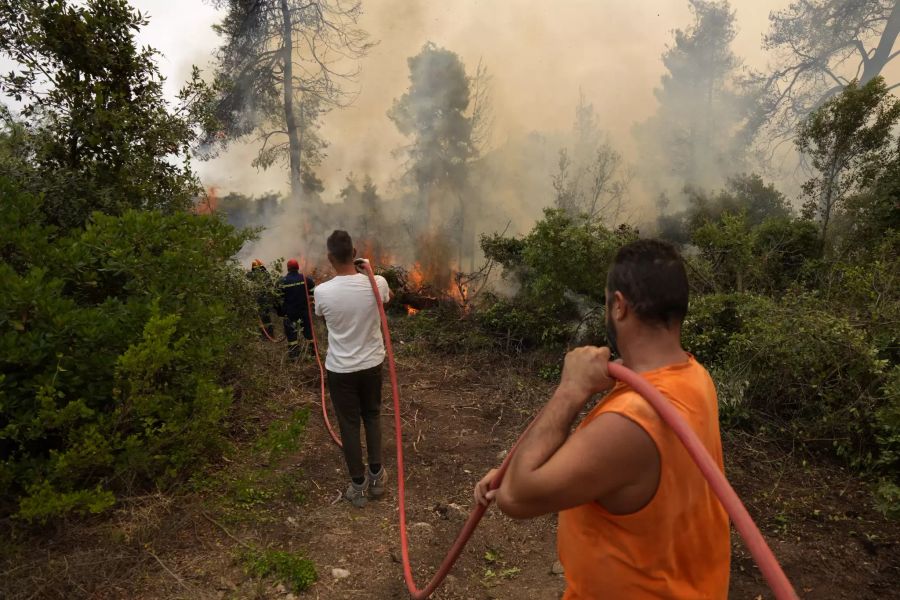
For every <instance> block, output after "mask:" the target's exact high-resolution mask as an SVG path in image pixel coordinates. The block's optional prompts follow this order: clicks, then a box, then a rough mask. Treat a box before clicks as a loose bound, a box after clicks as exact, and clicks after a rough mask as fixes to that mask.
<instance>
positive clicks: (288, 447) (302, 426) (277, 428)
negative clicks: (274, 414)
mask: <svg viewBox="0 0 900 600" xmlns="http://www.w3.org/2000/svg"><path fill="white" fill-rule="evenodd" d="M308 421H309V410H307V409H305V408H301V409H300V410H297V411H296V412H294V414H292V415H291V416H290V417H289V418H288V419H285V420H280V421H276V422H274V423H273V424H272V425H271V426H270V427H269V429H268V431H266V433H265V434H264V435H263V436H262V437H261V438H260V439H259V440H257V441H256V444H255V448H256V450H257V451H258V452H266V453H268V458H269V461H273V460H277V459H279V458H281V457H282V456H284V455H285V454H287V453H289V452H294V451H296V450H297V448H298V447H299V444H300V436H301V435H302V434H303V432H304V431H305V430H306V423H307V422H308Z"/></svg>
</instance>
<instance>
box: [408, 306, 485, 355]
mask: <svg viewBox="0 0 900 600" xmlns="http://www.w3.org/2000/svg"><path fill="white" fill-rule="evenodd" d="M391 331H393V332H395V333H394V334H393V337H394V338H395V339H396V340H398V341H399V340H402V341H403V342H404V344H409V343H410V342H412V343H415V344H423V345H425V346H427V347H428V348H429V349H431V350H432V351H436V352H452V353H465V352H477V351H479V350H488V349H490V348H493V347H494V344H495V342H496V340H492V339H491V338H490V337H488V336H486V335H484V333H483V332H482V331H480V330H479V328H478V327H475V326H473V324H472V323H471V321H469V320H466V319H463V318H462V315H461V314H460V312H459V311H458V310H457V309H455V308H453V307H446V306H441V307H437V308H434V309H429V310H423V311H420V312H419V313H418V314H415V315H410V316H402V317H399V318H397V319H395V320H393V321H392V323H391ZM394 343H395V344H397V343H398V342H397V341H395V342H394ZM395 348H396V346H395Z"/></svg>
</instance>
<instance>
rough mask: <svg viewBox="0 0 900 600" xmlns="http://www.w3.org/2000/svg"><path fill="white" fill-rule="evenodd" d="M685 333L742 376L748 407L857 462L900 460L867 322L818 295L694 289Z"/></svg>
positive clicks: (697, 348) (691, 345)
mask: <svg viewBox="0 0 900 600" xmlns="http://www.w3.org/2000/svg"><path fill="white" fill-rule="evenodd" d="M684 343H685V347H686V348H687V349H689V350H691V351H692V352H693V353H695V355H697V357H698V358H699V359H700V360H701V362H704V363H705V364H706V365H708V366H710V367H711V368H714V369H717V370H718V371H719V372H720V373H726V374H727V378H726V379H727V381H732V382H733V381H744V382H746V384H745V388H744V389H743V390H742V395H743V398H742V400H743V403H744V404H745V406H744V407H743V410H744V412H745V416H747V417H749V418H756V419H757V420H759V419H760V418H763V417H764V418H765V420H767V421H768V422H770V423H775V424H776V425H778V426H779V427H784V428H785V430H786V431H788V432H790V435H791V436H792V437H793V438H794V439H795V440H798V441H801V442H805V443H808V444H810V445H813V446H818V447H822V446H823V445H828V446H830V447H832V448H833V449H834V451H835V452H836V453H837V454H838V455H839V456H841V457H843V458H845V459H846V460H848V461H849V462H850V463H852V464H855V465H857V466H866V467H870V466H880V467H884V468H889V469H894V468H897V467H900V464H898V463H897V461H896V457H892V455H891V452H892V450H891V447H892V444H895V443H896V439H894V440H893V442H891V441H890V440H889V439H888V438H886V437H885V432H886V431H890V429H891V428H890V426H889V425H888V422H889V421H890V416H889V414H890V406H892V403H893V405H896V400H890V399H889V398H888V396H890V391H889V390H884V388H883V386H884V385H885V382H886V373H885V370H886V368H887V363H886V361H884V360H881V359H879V358H878V352H877V348H876V347H875V346H874V344H873V343H872V339H871V338H870V337H868V336H867V335H866V334H865V331H863V330H861V329H860V328H858V327H854V326H853V325H852V324H851V323H850V322H849V321H848V320H847V319H846V318H844V317H842V316H839V315H837V314H835V313H834V312H833V311H830V310H828V307H827V306H826V305H824V304H823V303H822V302H821V301H820V300H818V299H815V298H812V297H808V296H802V295H798V296H796V297H794V298H792V299H791V301H790V302H778V301H775V300H773V299H771V298H768V297H765V296H755V295H750V294H732V295H709V296H701V297H699V298H695V299H694V300H693V301H692V303H691V308H690V311H689V315H688V319H687V321H686V323H685V331H684ZM880 390H882V391H880ZM732 408H734V407H732Z"/></svg>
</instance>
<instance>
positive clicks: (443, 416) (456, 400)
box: [297, 356, 564, 600]
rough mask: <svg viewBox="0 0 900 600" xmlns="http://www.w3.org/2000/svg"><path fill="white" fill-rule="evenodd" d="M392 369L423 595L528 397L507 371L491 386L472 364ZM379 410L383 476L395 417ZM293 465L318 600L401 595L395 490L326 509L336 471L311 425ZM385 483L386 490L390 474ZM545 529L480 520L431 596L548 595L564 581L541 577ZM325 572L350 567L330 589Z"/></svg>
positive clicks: (550, 546) (551, 551)
mask: <svg viewBox="0 0 900 600" xmlns="http://www.w3.org/2000/svg"><path fill="white" fill-rule="evenodd" d="M441 363H443V364H441ZM398 366H399V368H400V378H401V381H403V382H404V384H403V387H402V389H401V397H402V398H403V401H404V412H403V415H402V416H403V420H404V427H405V430H404V436H405V440H406V444H405V446H406V453H407V454H406V457H407V458H406V462H407V464H408V468H407V494H408V497H407V506H408V521H409V523H411V524H412V526H411V532H410V537H411V543H410V555H411V557H412V562H413V568H414V572H415V575H416V579H417V583H418V584H419V586H420V587H422V586H424V585H425V584H426V583H427V581H428V579H429V578H430V576H431V574H432V573H433V570H434V569H435V567H436V566H437V565H438V564H439V563H440V561H441V560H442V559H443V557H444V554H445V552H446V550H447V548H448V547H449V545H450V544H451V543H452V541H453V539H454V538H455V536H456V534H457V532H458V530H459V528H460V526H461V525H462V523H463V521H464V520H465V518H466V516H467V514H468V510H469V508H470V506H471V503H472V498H471V490H472V486H473V485H474V482H475V481H476V480H477V478H479V477H480V476H481V475H482V474H483V473H484V472H485V471H486V470H487V468H489V467H491V466H493V465H496V464H497V463H498V462H499V460H500V458H501V457H502V455H501V454H500V453H501V452H503V451H504V449H505V448H508V447H509V445H510V444H511V443H512V441H514V438H515V435H516V433H517V432H518V431H520V428H521V426H522V425H523V423H524V422H525V419H526V418H527V415H528V414H529V413H530V406H529V404H530V403H529V402H527V401H526V398H528V399H530V398H531V397H533V396H534V395H535V394H534V390H533V389H527V390H526V389H525V386H526V385H527V384H526V383H525V382H517V381H516V378H515V376H514V375H513V374H511V373H505V374H504V381H503V382H502V383H500V384H498V383H497V381H496V379H494V378H492V377H491V376H490V375H491V374H490V373H489V372H486V370H484V369H482V368H481V367H482V365H480V364H478V363H475V362H474V361H473V362H471V363H466V362H465V361H464V360H463V361H459V360H453V361H447V362H443V361H436V362H428V363H425V362H424V361H417V360H415V359H414V358H413V357H410V356H405V357H401V358H400V360H399V364H398ZM517 383H519V384H521V387H522V390H521V391H520V390H518V389H517V387H518V386H517ZM386 391H387V390H386ZM385 397H386V398H389V397H390V396H389V395H388V394H387V393H386V394H385ZM517 405H519V406H520V409H519V410H517V409H516V408H515V407H516V406H517ZM385 413H386V414H385V434H386V435H385V438H386V439H388V438H389V442H388V443H387V444H386V452H387V453H388V454H387V457H388V459H387V460H386V463H387V464H388V465H389V468H391V467H393V466H394V465H395V464H396V461H395V459H394V458H393V457H394V453H395V446H394V441H393V435H392V427H391V420H392V419H393V410H392V409H391V408H390V407H386V411H385ZM319 418H320V417H319ZM319 418H317V420H318V419H319ZM299 466H300V467H301V468H302V470H303V472H304V473H305V474H306V475H308V476H309V478H310V480H311V489H310V494H309V503H308V505H307V510H308V512H305V513H304V514H302V515H300V516H299V519H298V520H299V523H298V526H297V531H298V534H299V536H300V537H301V538H303V539H307V540H309V542H308V543H307V547H308V549H309V553H310V556H311V557H312V558H313V560H314V561H315V563H316V565H317V566H318V567H319V568H320V573H321V575H322V583H321V584H320V585H319V586H318V588H317V593H318V597H319V598H322V599H323V600H328V599H335V600H336V599H339V598H341V599H343V598H407V597H408V596H407V594H406V590H405V586H404V584H403V581H402V566H401V565H400V564H399V558H400V548H399V543H398V539H399V533H398V525H397V521H398V519H397V517H398V515H397V506H396V490H395V489H393V490H392V491H391V493H389V494H388V495H387V496H386V498H385V499H383V500H380V501H378V502H372V503H369V505H368V506H366V507H365V508H364V509H362V510H358V509H354V508H353V507H351V506H350V505H349V504H348V503H346V502H339V503H337V504H334V505H331V502H332V501H333V500H334V499H335V498H336V497H337V495H338V493H339V491H340V489H342V488H343V486H345V485H346V477H345V470H344V465H343V461H342V459H341V456H340V454H339V452H338V450H337V448H336V447H334V446H333V445H332V444H331V442H330V439H329V438H328V436H327V434H326V433H324V430H323V429H322V428H321V427H318V423H317V424H316V426H314V427H311V428H310V435H309V436H308V438H307V443H306V444H305V448H304V452H302V453H301V455H300V463H299ZM391 476H392V481H391V483H392V485H395V484H396V470H395V469H393V468H391ZM555 531H556V519H555V518H553V517H546V518H542V519H537V520H534V521H530V522H523V523H516V522H513V521H512V520H510V519H507V518H505V517H504V516H503V515H502V514H500V513H499V512H497V511H493V510H492V511H489V513H488V514H487V516H486V517H485V519H484V520H483V521H482V524H481V526H480V527H479V528H478V530H477V531H476V533H475V535H474V537H473V539H472V541H471V542H470V544H469V546H468V548H467V549H466V550H465V552H464V554H463V556H462V557H461V558H460V561H459V562H458V563H457V566H456V568H455V569H454V570H453V573H452V576H451V577H450V578H448V581H447V583H446V584H445V585H444V586H442V587H441V588H440V590H439V592H438V593H437V594H435V596H434V598H435V599H436V600H440V599H445V600H451V599H457V598H458V599H463V600H465V599H468V598H503V599H506V598H509V599H513V598H523V597H528V598H557V597H558V596H559V595H560V593H561V592H562V590H563V587H564V584H563V582H562V578H561V577H560V576H559V575H558V574H554V573H552V572H551V569H552V567H553V564H554V562H555V561H556V553H555V548H556V538H555V535H556V533H555ZM334 567H337V568H344V569H347V570H349V571H350V573H351V576H350V577H349V578H347V579H343V580H334V579H333V578H332V577H331V569H332V568H334Z"/></svg>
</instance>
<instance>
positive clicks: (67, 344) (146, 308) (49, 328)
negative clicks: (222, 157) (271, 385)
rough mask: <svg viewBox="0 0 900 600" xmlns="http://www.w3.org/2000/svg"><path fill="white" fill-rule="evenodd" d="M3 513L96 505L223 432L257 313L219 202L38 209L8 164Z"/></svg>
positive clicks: (0, 209)
mask: <svg viewBox="0 0 900 600" xmlns="http://www.w3.org/2000/svg"><path fill="white" fill-rule="evenodd" d="M0 196H2V199H3V200H2V202H0V240H3V242H2V245H0V259H2V260H0V514H4V515H6V514H10V513H18V515H19V516H21V517H23V518H27V519H46V518H48V517H50V516H54V515H57V514H61V513H66V512H70V511H77V512H85V511H90V512H97V511H100V510H102V509H104V508H105V507H107V506H109V505H110V504H111V503H112V502H113V499H114V496H113V493H114V492H116V491H119V490H126V489H128V488H129V486H131V485H132V484H134V483H145V482H150V481H155V482H158V483H165V482H166V481H169V480H171V478H172V477H174V476H176V475H177V474H178V473H179V472H180V471H181V470H182V469H183V468H184V467H186V466H188V465H191V464H193V463H194V462H195V461H196V460H197V459H198V458H200V457H202V456H203V454H204V453H205V452H207V451H208V450H210V449H211V448H212V447H214V446H215V445H216V443H217V442H218V440H219V430H220V427H221V424H222V422H223V416H224V414H225V411H226V409H227V407H228V404H229V402H230V400H231V393H230V391H229V390H228V389H227V388H224V387H222V386H221V385H220V377H219V376H220V374H221V370H222V366H223V364H224V362H225V358H226V356H228V353H229V352H230V351H231V350H232V349H233V348H234V346H235V345H236V344H238V343H239V342H240V340H241V339H243V338H244V337H246V334H247V332H248V330H249V328H250V327H252V320H251V319H252V315H253V307H252V293H251V291H250V290H249V288H248V286H247V285H246V278H245V277H244V276H243V274H242V273H241V272H240V270H239V269H238V268H237V265H236V264H235V263H233V262H232V259H231V257H232V256H233V255H234V254H235V253H236V252H237V250H238V249H239V248H240V246H241V244H242V243H243V241H244V238H243V236H242V235H240V234H238V233H236V232H235V230H234V229H233V228H231V227H230V226H228V225H227V224H225V223H223V222H222V221H220V220H219V219H217V218H214V217H201V216H194V215H190V214H186V213H175V214H169V215H163V214H160V213H157V212H135V211H130V212H125V213H124V214H123V215H122V216H108V215H103V214H100V213H95V214H94V215H93V217H92V220H91V221H90V222H89V223H88V224H87V225H86V227H85V228H84V229H74V230H71V231H68V232H65V233H63V232H61V231H59V230H57V229H55V228H54V227H52V226H48V225H44V224H42V222H43V221H42V219H41V215H42V208H43V203H42V201H41V200H39V199H36V198H33V197H31V196H28V195H26V194H22V193H20V192H19V191H18V190H16V189H14V188H13V187H12V185H11V184H10V183H9V182H8V181H3V180H0Z"/></svg>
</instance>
